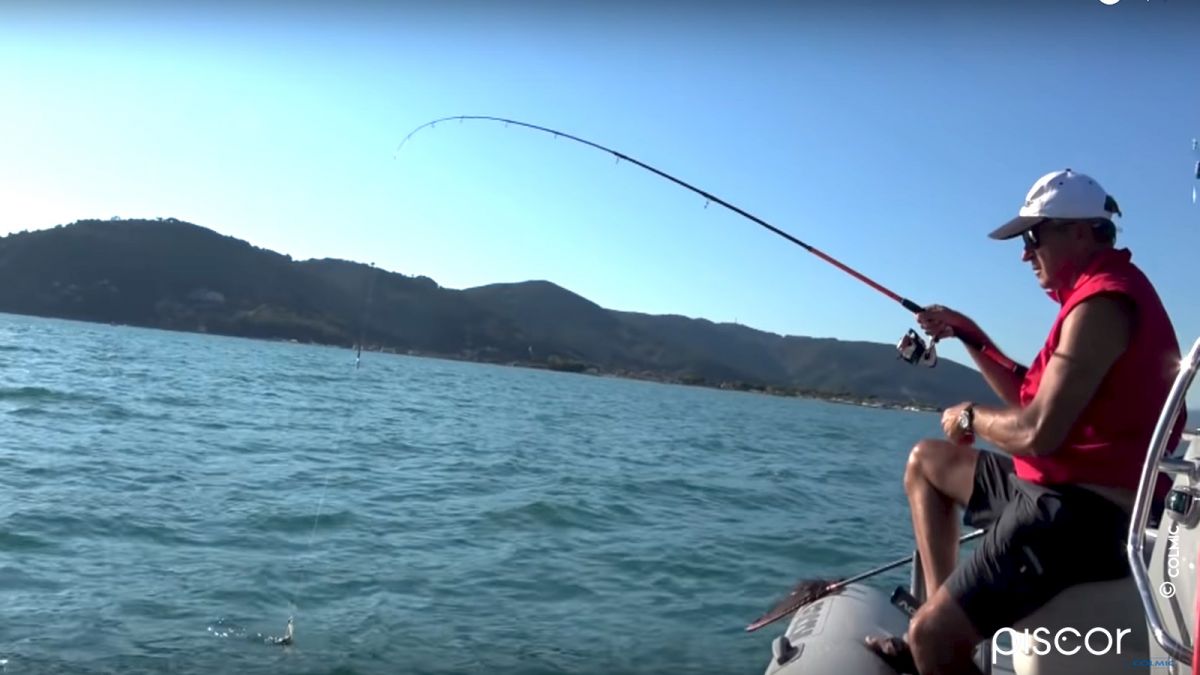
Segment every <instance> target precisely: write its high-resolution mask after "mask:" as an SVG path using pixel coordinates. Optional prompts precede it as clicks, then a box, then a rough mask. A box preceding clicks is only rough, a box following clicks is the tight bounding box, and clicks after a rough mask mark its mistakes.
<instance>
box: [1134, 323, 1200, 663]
mask: <svg viewBox="0 0 1200 675" xmlns="http://www.w3.org/2000/svg"><path fill="white" fill-rule="evenodd" d="M1198 366H1200V339H1197V340H1196V342H1195V343H1194V344H1193V345H1192V349H1191V351H1189V352H1188V354H1187V356H1186V357H1185V358H1184V359H1183V361H1182V362H1181V363H1180V364H1179V374H1178V375H1176V376H1175V383H1174V384H1173V385H1172V386H1171V393H1170V394H1169V395H1168V396H1167V402H1166V405H1164V406H1163V409H1162V413H1160V415H1159V417H1158V426H1156V427H1155V428H1154V435H1153V436H1152V437H1151V438H1150V448H1149V450H1148V451H1147V453H1146V463H1145V465H1144V466H1143V467H1142V480H1141V483H1140V484H1139V485H1138V492H1137V501H1136V503H1135V504H1134V506H1133V516H1132V518H1130V523H1129V536H1128V538H1127V540H1126V545H1125V550H1126V554H1127V556H1128V559H1129V568H1130V570H1131V571H1132V573H1133V580H1134V583H1136V584H1137V590H1138V595H1139V596H1141V599H1142V608H1143V609H1144V610H1145V612H1146V621H1147V622H1148V623H1149V624H1150V633H1151V635H1153V636H1154V641H1155V642H1157V643H1158V645H1159V646H1160V647H1162V648H1163V650H1165V651H1166V652H1167V654H1169V655H1170V656H1171V657H1172V658H1174V659H1177V660H1179V661H1180V662H1181V663H1183V664H1184V665H1188V666H1190V665H1191V664H1192V653H1191V650H1190V649H1189V648H1188V647H1187V646H1185V645H1184V644H1182V643H1181V642H1179V641H1178V640H1176V639H1175V638H1174V637H1172V636H1171V634H1170V633H1168V632H1167V630H1166V628H1165V627H1164V624H1163V620H1162V615H1161V614H1160V613H1159V611H1158V604H1157V603H1156V602H1155V601H1154V595H1153V591H1152V589H1151V587H1150V571H1149V570H1148V569H1147V567H1146V561H1145V557H1144V555H1145V554H1144V547H1145V534H1144V533H1145V531H1146V523H1147V521H1148V520H1149V517H1150V501H1151V499H1153V498H1154V488H1155V484H1156V483H1157V482H1158V473H1159V471H1160V469H1161V470H1162V471H1163V472H1165V473H1169V474H1174V475H1178V474H1181V473H1183V474H1187V475H1188V476H1189V478H1190V479H1192V480H1193V481H1195V478H1196V476H1198V475H1200V467H1197V466H1196V465H1195V464H1194V463H1193V462H1191V461H1184V460H1178V459H1164V458H1163V451H1164V450H1165V449H1166V446H1167V441H1168V440H1170V438H1171V431H1172V430H1173V429H1174V428H1175V423H1176V420H1178V419H1179V413H1180V411H1181V410H1182V409H1183V407H1184V405H1185V403H1186V399H1185V396H1186V395H1187V391H1188V388H1189V387H1191V386H1192V380H1193V379H1195V377H1196V370H1197V367H1198ZM1163 517H1164V518H1169V517H1170V516H1169V515H1168V514H1165V513H1164V514H1163ZM1189 638H1190V636H1189Z"/></svg>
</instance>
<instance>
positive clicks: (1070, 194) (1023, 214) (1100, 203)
mask: <svg viewBox="0 0 1200 675" xmlns="http://www.w3.org/2000/svg"><path fill="white" fill-rule="evenodd" d="M1114 214H1116V215H1118V216H1119V215H1121V209H1119V208H1117V202H1116V200H1115V199H1113V198H1112V197H1111V196H1109V194H1108V193H1107V192H1105V191H1104V188H1102V187H1100V184H1099V183H1097V182H1096V180H1095V179H1094V178H1092V177H1091V176H1087V175H1084V174H1082V173H1076V172H1074V171H1072V170H1070V169H1065V170H1063V171H1053V172H1051V173H1048V174H1046V175H1045V176H1042V177H1041V178H1039V179H1038V180H1037V182H1036V183H1034V184H1033V187H1031V188H1029V194H1027V195H1025V205H1024V206H1022V207H1021V210H1020V211H1019V212H1018V213H1017V217H1016V218H1013V219H1012V220H1010V221H1008V222H1007V223H1005V224H1004V225H1002V226H1000V227H999V228H997V229H996V230H995V231H994V232H992V233H991V234H989V235H988V236H989V237H991V238H992V239H1012V238H1013V237H1015V236H1017V235H1019V234H1021V233H1022V232H1024V231H1025V230H1028V229H1029V228H1031V227H1033V226H1034V225H1037V224H1038V223H1040V222H1042V221H1043V220H1046V219H1047V218H1054V219H1056V220H1107V221H1108V222H1110V223H1111V222H1112V217H1113V215H1114Z"/></svg>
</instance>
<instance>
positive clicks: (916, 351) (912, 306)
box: [396, 115, 1023, 373]
mask: <svg viewBox="0 0 1200 675" xmlns="http://www.w3.org/2000/svg"><path fill="white" fill-rule="evenodd" d="M454 120H457V121H459V122H462V121H464V120H482V121H489V122H502V123H504V124H505V125H506V126H507V125H509V124H513V125H516V126H520V127H525V128H527V129H533V130H535V131H542V132H545V133H548V134H552V135H553V136H554V137H555V138H558V137H560V136H561V137H562V138H566V139H569V140H572V141H575V142H577V143H582V144H584V145H587V146H590V147H592V148H595V149H597V150H600V151H602V152H607V153H609V154H611V155H613V156H615V157H616V158H617V161H620V160H625V161H626V162H629V163H631V164H635V165H637V166H639V167H641V168H643V169H645V170H647V171H649V172H651V173H654V174H656V175H658V176H660V177H662V178H665V179H667V180H669V181H671V182H672V183H675V184H676V185H679V186H681V187H683V188H686V189H688V190H691V191H692V192H695V193H696V194H698V195H700V196H701V197H704V198H705V199H706V200H708V202H715V203H717V204H720V205H721V206H724V207H725V208H727V209H729V210H730V211H733V212H734V213H736V214H738V215H740V216H742V217H744V218H747V219H749V220H751V221H752V222H754V223H757V224H758V225H760V226H762V227H764V228H766V229H768V230H770V231H771V232H774V233H775V234H777V235H779V236H781V237H783V238H784V239H787V240H788V241H790V242H792V243H793V244H795V245H797V246H799V247H800V248H803V249H804V250H806V251H808V252H809V253H812V254H813V255H815V256H817V257H818V258H820V259H822V260H824V261H825V262H827V263H829V264H831V265H833V266H834V267H837V268H838V269H840V270H842V271H843V272H845V273H847V274H849V275H850V276H852V277H854V278H855V279H858V280H859V281H861V282H863V283H865V284H866V285H868V286H870V287H871V288H874V289H875V290H877V291H879V292H880V293H882V294H884V295H886V296H887V297H889V298H891V299H892V300H895V301H896V302H898V303H900V305H901V306H903V307H904V308H905V309H907V310H908V311H910V312H912V313H913V314H914V315H915V314H920V313H921V312H924V311H925V310H926V308H925V307H922V306H921V305H918V304H917V303H915V302H913V301H912V300H909V299H908V298H905V297H902V296H901V295H899V294H898V293H895V292H894V291H892V290H890V289H888V288H886V287H885V286H883V285H881V284H879V283H878V282H876V281H874V280H872V279H871V278H869V277H867V276H866V275H864V274H862V273H861V272H858V271H857V270H855V269H853V268H851V267H850V266H849V265H846V264H844V263H842V262H841V261H839V260H837V259H836V258H834V257H833V256H831V255H829V254H827V253H825V252H824V251H821V250H820V249H818V248H816V247H815V246H811V245H809V244H806V243H805V242H803V241H800V240H799V239H797V238H796V237H793V236H792V235H790V234H788V233H787V232H784V231H783V230H781V229H779V228H778V227H775V226H774V225H772V224H770V223H768V222H767V221H765V220H763V219H761V218H759V217H757V216H755V215H753V214H751V213H749V212H747V211H745V210H743V209H740V208H738V207H736V206H734V205H733V204H730V203H729V202H727V201H725V200H723V199H721V198H720V197H717V196H716V195H713V194H712V193H710V192H706V191H704V190H701V189H700V188H698V187H696V186H694V185H692V184H690V183H688V182H686V181H683V180H680V179H679V178H676V177H675V176H672V175H671V174H669V173H667V172H665V171H662V170H660V169H656V168H654V167H652V166H650V165H649V164H646V163H645V162H641V161H639V160H637V159H634V158H633V157H630V156H629V155H627V154H625V153H623V152H618V151H616V150H613V149H612V148H608V147H605V146H603V145H600V144H599V143H594V142H592V141H589V140H586V139H583V138H580V137H578V136H574V135H572V134H568V133H565V132H562V131H558V130H555V129H550V128H548V127H543V126H539V125H536V124H529V123H528V122H520V121H517V120H512V119H506V118H503V117H493V116H490V115H456V116H453V117H443V118H440V119H436V120H433V121H430V122H426V123H425V124H422V125H421V126H419V127H417V128H416V129H413V130H412V131H410V132H409V133H408V135H407V136H405V137H404V140H402V141H400V145H399V146H397V147H396V154H397V155H398V154H399V153H400V150H401V149H402V148H403V147H404V144H405V143H408V141H409V139H411V138H412V137H413V136H414V135H416V134H417V132H419V131H421V130H422V129H425V128H428V127H433V126H435V125H437V124H438V123H441V122H449V121H454ZM707 206H708V204H707V203H706V204H705V207H706V208H707ZM941 337H942V336H934V337H933V339H932V341H931V342H930V343H929V344H926V343H925V340H924V339H923V338H921V336H920V335H919V334H918V333H917V332H916V331H915V330H912V329H909V331H908V332H907V333H906V334H905V335H904V337H902V338H901V339H900V342H899V343H898V344H897V345H896V349H897V351H898V352H899V358H901V359H903V360H904V361H906V362H908V363H911V364H918V363H919V364H921V365H924V366H928V367H931V368H932V367H933V366H935V365H937V352H936V349H935V345H936V344H937V342H938V340H939V339H941ZM955 337H957V338H958V339H959V340H960V341H962V342H963V344H965V345H967V346H968V347H970V348H972V349H974V350H976V351H978V352H980V353H981V354H983V355H985V356H987V357H988V358H990V359H991V360H992V361H994V362H996V363H997V364H998V365H1000V366H1001V367H1002V368H1004V369H1005V370H1008V371H1010V372H1013V373H1020V372H1021V371H1022V370H1023V368H1022V366H1020V365H1019V364H1017V363H1015V362H1014V361H1012V360H1011V359H1009V358H1008V357H1006V356H1004V355H1003V354H1001V353H1000V352H999V351H998V350H996V349H995V348H994V347H992V346H991V345H988V344H983V343H982V342H980V341H978V340H976V339H975V338H974V336H970V335H958V334H955Z"/></svg>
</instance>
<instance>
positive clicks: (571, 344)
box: [0, 219, 995, 405]
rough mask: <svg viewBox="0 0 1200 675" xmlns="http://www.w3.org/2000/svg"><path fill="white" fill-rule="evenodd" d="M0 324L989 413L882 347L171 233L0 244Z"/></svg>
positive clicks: (177, 228)
mask: <svg viewBox="0 0 1200 675" xmlns="http://www.w3.org/2000/svg"><path fill="white" fill-rule="evenodd" d="M368 298H369V303H368ZM0 311H2V312H10V313H17V314H32V315H39V316H51V317H62V318H70V319H80V320H85V321H102V322H115V323H124V324H130V325H138V326H148V327H157V328H164V329H171V330H184V331H201V332H210V333H219V334H227V335H239V336H246V337H258V338H272V339H296V340H300V341H309V342H315V343H321V344H331V345H345V346H351V345H354V344H356V343H357V342H358V340H359V336H360V335H365V342H366V348H368V349H386V350H395V351H399V352H412V353H419V354H425V355H431V356H442V357H448V358H459V359H471V360H481V361H491V362H497V363H515V364H519V365H529V366H536V367H551V368H556V369H561V370H576V371H587V372H596V373H610V374H616V375H624V376H633V377H645V378H653V379H661V380H668V381H678V382H685V383H690V384H705V385H709V386H721V387H727V388H739V389H763V390H773V391H781V392H786V393H803V394H808V395H818V396H826V397H831V396H836V397H846V398H851V399H858V400H865V399H875V400H879V401H881V402H889V403H904V404H912V403H920V404H929V405H948V404H951V403H956V402H958V401H962V400H979V401H991V400H995V397H994V396H993V395H992V393H991V392H990V391H989V390H988V389H987V388H986V385H984V384H983V381H982V379H981V378H980V377H979V375H978V373H976V372H975V371H973V370H971V369H969V368H966V367H964V366H962V365H961V364H958V363H954V362H950V361H945V360H943V361H942V362H941V363H940V364H939V365H938V367H937V368H934V369H927V368H921V367H913V366H909V365H907V364H904V363H903V362H901V361H899V360H898V359H897V358H896V355H895V349H894V347H893V346H892V345H887V344H878V343H867V342H847V341H841V340H833V339H817V338H809V337H797V336H783V335H776V334H773V333H767V332H763V331H759V330H755V329H753V328H748V327H746V326H741V325H735V324H717V323H713V322H711V321H707V320H704V319H691V318H686V317H682V316H654V315H647V314H639V313H635V312H622V311H614V310H609V309H605V308H603V307H600V306H599V305H597V304H595V303H594V302H591V301H590V300H588V299H586V298H583V297H581V296H579V295H577V294H575V293H572V292H571V291H569V290H567V289H564V288H561V287H559V286H557V285H555V284H553V283H550V282H548V281H527V282H523V283H512V284H491V285H487V286H480V287H477V288H470V289H466V290H453V289H446V288H442V287H440V286H438V285H437V283H436V282H434V281H433V280H432V279H429V278H427V277H412V276H406V275H403V274H398V273H395V272H388V271H384V270H377V269H375V268H373V267H371V266H369V265H365V264H362V263H356V262H348V261H344V260H331V259H323V260H305V261H294V260H292V259H291V258H290V257H289V256H285V255H280V254H278V253H275V252H273V251H268V250H265V249H261V248H257V247H255V246H252V245H251V244H249V243H247V242H245V241H241V240H238V239H234V238H232V237H228V236H224V235H221V234H218V233H217V232H214V231H212V230H210V229H207V228H203V227H199V226H196V225H192V224H190V223H184V222H181V221H177V220H174V219H163V220H113V221H101V220H85V221H79V222H76V223H73V224H71V225H66V226H59V227H56V228H54V229H50V230H40V231H33V232H22V233H19V234H12V235H8V236H6V237H4V238H2V239H0Z"/></svg>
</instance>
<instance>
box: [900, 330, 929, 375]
mask: <svg viewBox="0 0 1200 675" xmlns="http://www.w3.org/2000/svg"><path fill="white" fill-rule="evenodd" d="M896 351H898V352H900V353H899V355H897V357H896V358H899V359H904V360H905V361H907V362H908V363H911V364H913V365H917V364H920V365H922V366H925V367H926V368H932V367H934V366H936V365H937V338H934V339H933V340H932V341H931V342H929V343H928V344H926V342H925V338H922V337H921V336H920V335H919V334H918V333H917V331H915V330H913V329H911V328H909V329H908V332H907V333H905V334H904V337H902V338H900V343H899V344H897V345H896Z"/></svg>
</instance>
